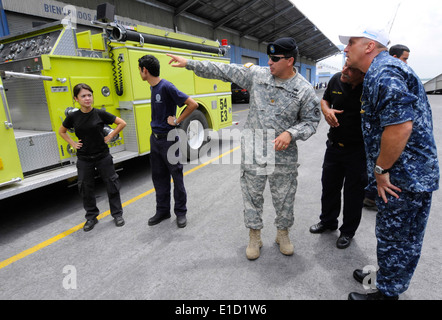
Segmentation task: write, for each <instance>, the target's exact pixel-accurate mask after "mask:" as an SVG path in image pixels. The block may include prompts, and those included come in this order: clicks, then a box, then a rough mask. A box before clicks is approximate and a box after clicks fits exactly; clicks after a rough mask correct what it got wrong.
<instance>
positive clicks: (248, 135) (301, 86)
mask: <svg viewBox="0 0 442 320" xmlns="http://www.w3.org/2000/svg"><path fill="white" fill-rule="evenodd" d="M267 54H268V55H269V61H268V65H269V67H260V66H254V65H251V64H248V65H245V66H242V65H236V64H226V63H215V62H210V61H196V60H187V59H184V58H182V57H177V56H174V55H169V56H170V57H172V60H171V62H170V63H176V64H174V66H176V67H186V68H187V69H190V70H193V71H194V72H195V74H196V75H198V76H201V77H205V78H211V79H220V80H223V81H229V82H234V83H236V84H238V85H239V86H240V87H242V88H246V89H247V90H248V91H249V92H250V111H249V114H248V118H247V122H246V124H245V126H244V130H243V134H242V139H241V154H242V156H241V177H240V182H241V191H242V195H243V200H244V222H245V226H246V228H248V229H249V236H250V241H249V245H248V247H247V249H246V256H247V258H248V259H249V260H255V259H257V258H258V257H259V256H260V248H261V247H262V241H261V229H262V228H263V220H262V213H263V203H264V197H263V191H264V188H265V185H266V181H267V180H268V181H269V184H270V191H271V194H272V200H273V206H274V208H275V211H276V218H275V226H276V229H277V236H276V243H278V244H279V250H280V251H281V253H282V254H284V255H292V254H293V252H294V247H293V244H292V243H291V242H290V238H289V229H290V228H291V227H292V226H293V223H294V214H293V210H294V201H295V193H296V188H297V176H298V148H297V145H296V140H304V141H305V140H307V139H308V138H309V137H311V136H312V135H313V134H314V133H315V132H316V128H317V126H318V124H319V121H320V119H321V111H320V104H319V99H318V97H317V96H316V94H315V91H314V89H313V87H312V85H311V84H310V83H309V82H308V81H306V80H305V79H304V78H303V77H302V76H301V75H300V74H299V72H298V71H297V70H296V68H295V67H294V65H295V63H296V59H297V55H298V47H297V45H296V42H295V40H294V39H292V38H281V39H278V40H276V41H275V42H273V43H270V44H269V45H268V47H267Z"/></svg>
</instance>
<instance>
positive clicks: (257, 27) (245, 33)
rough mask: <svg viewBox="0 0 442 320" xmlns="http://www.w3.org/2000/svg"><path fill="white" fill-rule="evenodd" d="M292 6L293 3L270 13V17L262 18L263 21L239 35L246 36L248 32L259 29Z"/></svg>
mask: <svg viewBox="0 0 442 320" xmlns="http://www.w3.org/2000/svg"><path fill="white" fill-rule="evenodd" d="M293 8H295V7H294V6H293V5H291V6H289V7H287V8H285V9H284V10H282V11H279V12H278V13H277V14H274V15H271V16H270V17H268V18H267V19H264V20H263V21H261V22H260V23H258V24H256V25H254V26H253V27H251V28H250V29H247V30H246V31H244V32H242V33H241V37H244V36H247V35H248V34H250V33H252V32H253V31H255V30H257V29H259V28H260V27H262V26H263V25H266V24H268V23H270V22H271V21H273V20H275V19H276V18H278V17H279V16H281V15H283V14H284V13H287V12H289V11H290V10H292V9H293Z"/></svg>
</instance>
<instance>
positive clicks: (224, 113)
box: [219, 98, 228, 122]
mask: <svg viewBox="0 0 442 320" xmlns="http://www.w3.org/2000/svg"><path fill="white" fill-rule="evenodd" d="M219 105H220V108H219V109H220V110H221V122H226V121H227V120H228V116H227V115H228V111H227V110H228V105H227V98H221V99H219Z"/></svg>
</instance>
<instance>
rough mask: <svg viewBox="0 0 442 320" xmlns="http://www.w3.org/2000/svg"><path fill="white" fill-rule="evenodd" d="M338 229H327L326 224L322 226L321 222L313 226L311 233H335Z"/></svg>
mask: <svg viewBox="0 0 442 320" xmlns="http://www.w3.org/2000/svg"><path fill="white" fill-rule="evenodd" d="M336 229H338V227H327V226H325V225H324V224H322V222H319V223H317V224H315V225H312V226H311V227H310V232H311V233H323V232H324V231H327V230H330V231H334V230H336Z"/></svg>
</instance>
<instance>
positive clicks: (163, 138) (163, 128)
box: [138, 55, 198, 228]
mask: <svg viewBox="0 0 442 320" xmlns="http://www.w3.org/2000/svg"><path fill="white" fill-rule="evenodd" d="M138 67H139V70H140V76H141V79H143V80H144V81H147V82H148V83H149V84H150V86H151V107H152V121H151V127H152V135H151V137H150V147H151V150H150V160H151V165H152V181H153V184H154V187H155V194H156V202H157V205H156V212H155V215H154V216H153V217H151V218H150V219H149V222H148V224H149V225H150V226H153V225H156V224H158V223H160V222H161V221H163V220H165V219H168V218H170V206H171V191H170V188H171V185H170V180H171V178H173V183H174V191H173V195H174V200H175V203H174V212H175V215H176V217H177V220H176V222H177V225H178V227H179V228H184V227H185V226H186V225H187V217H186V214H187V206H186V204H187V193H186V189H185V187H184V179H183V165H182V164H181V163H179V162H178V163H175V160H176V159H177V158H178V155H177V154H176V155H175V156H176V157H177V158H176V159H173V160H174V161H169V160H170V159H168V154H167V153H168V150H169V148H170V147H172V145H174V144H175V143H176V141H177V140H178V132H177V131H176V130H175V128H176V127H177V126H178V125H179V124H180V123H181V122H182V121H183V120H184V119H186V118H187V117H188V116H189V115H190V114H191V113H192V112H193V111H194V110H195V109H196V108H198V103H197V102H196V101H195V100H193V99H192V98H190V97H189V96H188V95H187V94H185V93H183V92H181V91H180V90H178V89H177V88H176V87H175V86H174V85H173V84H172V83H171V82H169V81H167V80H166V79H161V78H160V77H159V76H160V62H159V61H158V59H157V58H156V57H154V56H152V55H146V56H143V57H141V58H140V59H139V60H138ZM185 105H186V106H187V107H186V109H185V110H184V111H183V112H182V113H181V115H180V116H179V117H178V118H177V117H176V109H177V106H179V107H183V106H185ZM171 131H172V132H171ZM169 133H170V134H169ZM170 135H174V137H175V139H174V140H172V141H171V140H169V138H168V136H169V137H170ZM176 152H179V150H177V151H176Z"/></svg>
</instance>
